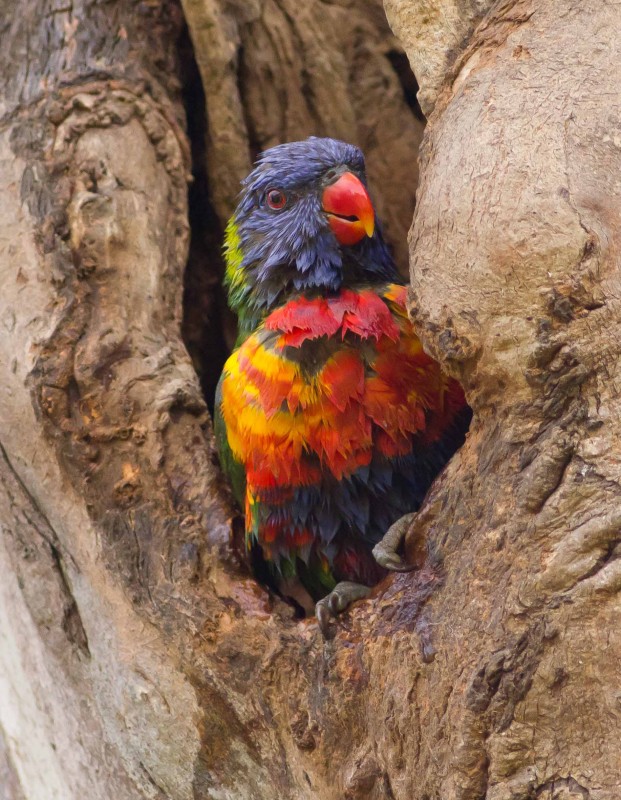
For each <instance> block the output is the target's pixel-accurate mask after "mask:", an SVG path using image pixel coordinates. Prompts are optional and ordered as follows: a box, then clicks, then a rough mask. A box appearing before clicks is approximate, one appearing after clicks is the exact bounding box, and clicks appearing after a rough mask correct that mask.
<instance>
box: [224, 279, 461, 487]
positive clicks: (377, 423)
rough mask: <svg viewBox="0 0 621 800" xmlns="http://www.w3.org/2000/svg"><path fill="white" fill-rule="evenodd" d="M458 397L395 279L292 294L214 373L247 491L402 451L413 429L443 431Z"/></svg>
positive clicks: (429, 437) (425, 434)
mask: <svg viewBox="0 0 621 800" xmlns="http://www.w3.org/2000/svg"><path fill="white" fill-rule="evenodd" d="M458 394H459V396H457V395H458ZM462 405H463V396H461V390H460V389H459V387H458V385H457V384H455V382H454V381H449V380H448V379H447V378H446V377H445V376H443V375H442V373H441V372H440V369H439V366H438V364H437V363H436V362H435V361H433V360H432V359H431V358H429V356H427V355H426V354H425V353H424V352H423V349H422V346H421V344H420V342H419V340H418V338H417V337H416V335H415V333H414V330H413V328H412V325H411V323H410V321H409V320H408V317H407V313H406V310H405V287H403V286H398V285H395V284H390V285H388V286H386V287H383V288H382V289H381V290H379V291H378V292H376V291H373V290H371V289H363V290H361V291H358V292H355V291H351V290H344V291H342V292H341V293H340V294H339V295H338V296H335V297H332V298H314V299H306V298H297V299H295V300H291V301H290V302H288V303H287V304H286V305H284V306H282V307H281V308H278V309H276V310H275V311H273V312H272V313H271V314H270V315H269V316H268V317H267V318H266V319H265V320H264V322H263V323H262V325H261V326H260V327H259V328H258V329H257V330H256V331H255V332H254V333H253V334H252V335H251V336H250V337H249V338H248V339H246V341H245V342H244V343H243V344H242V345H241V346H240V347H239V349H238V350H236V351H235V352H234V353H233V354H232V355H231V357H230V358H229V359H228V361H227V363H226V365H225V369H224V381H223V384H222V413H223V417H224V421H225V424H226V430H227V437H228V442H229V446H230V448H231V450H232V452H233V455H234V456H235V458H236V459H237V460H238V461H240V462H241V463H242V464H243V465H244V467H245V469H246V480H247V486H248V491H249V492H250V493H251V494H252V496H254V497H255V498H259V497H260V496H261V495H263V496H266V493H269V492H270V490H274V489H285V488H287V487H289V488H292V489H293V488H294V487H299V486H308V485H311V484H317V483H318V482H319V481H320V480H321V478H322V476H324V475H326V473H329V474H331V475H332V476H334V478H336V479H337V480H340V479H341V478H343V477H347V476H349V475H351V474H352V473H354V472H355V471H356V470H358V469H359V468H361V467H363V466H366V465H368V464H369V463H370V461H371V458H372V456H373V455H374V454H376V455H380V454H381V455H383V456H386V457H389V458H390V457H393V456H398V455H405V454H407V453H409V452H411V450H412V448H413V446H414V440H415V438H416V437H419V436H420V437H421V443H429V442H431V441H434V440H436V439H438V438H440V436H441V435H442V432H443V430H444V429H445V427H446V425H448V424H450V422H451V421H452V419H453V417H454V413H455V411H457V410H458V409H459V408H460V407H461V406H462Z"/></svg>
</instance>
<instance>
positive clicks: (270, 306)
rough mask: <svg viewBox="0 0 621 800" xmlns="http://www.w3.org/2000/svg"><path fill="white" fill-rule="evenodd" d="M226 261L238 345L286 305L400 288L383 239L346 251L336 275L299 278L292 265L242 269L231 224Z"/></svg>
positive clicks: (235, 231)
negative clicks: (388, 285) (344, 292)
mask: <svg viewBox="0 0 621 800" xmlns="http://www.w3.org/2000/svg"><path fill="white" fill-rule="evenodd" d="M224 256H225V262H226V276H225V284H226V286H227V288H228V301H229V306H230V307H231V309H232V310H233V311H234V312H235V313H236V314H237V318H238V338H237V345H240V344H241V343H242V342H243V341H244V340H245V339H246V338H247V337H248V336H250V334H252V333H253V332H254V331H255V330H256V329H257V327H258V326H259V325H260V324H261V323H262V321H263V320H264V319H265V317H267V316H268V314H270V313H271V312H272V311H274V310H275V309H277V308H279V307H282V306H284V305H286V304H287V303H289V302H291V301H294V300H299V299H300V298H301V297H302V298H306V299H308V300H311V299H314V298H317V297H335V296H337V295H338V294H339V292H341V291H342V289H344V288H347V289H349V290H352V291H357V290H359V289H362V288H368V287H370V286H374V285H377V286H381V285H383V284H386V283H389V282H393V283H401V282H402V278H401V277H400V275H399V273H398V271H397V269H396V266H395V264H394V261H393V259H392V257H391V255H390V252H389V250H388V248H387V246H386V245H385V243H384V241H383V239H382V238H381V234H379V235H378V237H377V239H376V240H375V241H370V240H369V241H368V242H367V243H365V248H364V249H360V250H358V251H345V252H344V253H343V257H342V263H341V264H340V266H339V269H338V270H333V271H323V272H321V271H319V270H313V269H309V270H307V272H305V273H301V272H300V271H299V270H298V269H297V268H296V266H295V265H294V264H291V265H289V266H287V264H280V265H279V266H278V269H277V270H274V271H269V270H265V269H263V265H262V263H261V262H251V263H246V261H245V259H244V252H243V248H242V244H241V240H240V237H239V233H238V228H237V225H236V223H235V219H234V218H233V219H232V220H231V221H230V222H229V224H228V226H227V229H226V237H225V245H224Z"/></svg>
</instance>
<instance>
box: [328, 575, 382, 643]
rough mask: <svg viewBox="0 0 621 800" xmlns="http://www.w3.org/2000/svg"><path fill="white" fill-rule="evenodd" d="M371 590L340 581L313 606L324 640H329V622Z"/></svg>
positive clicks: (360, 585)
mask: <svg viewBox="0 0 621 800" xmlns="http://www.w3.org/2000/svg"><path fill="white" fill-rule="evenodd" d="M370 591H371V588H370V587H369V586H363V585H362V584H361V583H353V582H352V581H341V583H337V584H336V586H335V587H334V589H333V590H332V591H331V592H330V594H329V595H326V597H324V598H323V599H322V600H320V601H319V602H318V603H317V605H316V606H315V616H316V617H317V623H318V624H319V627H320V629H321V632H322V633H323V635H324V637H325V638H326V639H330V638H331V635H330V622H331V620H333V619H334V618H335V617H337V616H338V615H339V614H342V613H343V611H346V610H347V609H348V608H349V606H350V605H351V604H352V603H354V602H355V601H356V600H361V599H362V598H364V597H368V595H369V593H370Z"/></svg>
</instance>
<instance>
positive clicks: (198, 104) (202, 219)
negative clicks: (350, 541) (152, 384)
mask: <svg viewBox="0 0 621 800" xmlns="http://www.w3.org/2000/svg"><path fill="white" fill-rule="evenodd" d="M179 51H180V56H181V58H180V61H181V65H182V83H183V97H184V102H185V107H186V114H187V126H188V134H189V138H190V141H191V147H192V175H193V182H192V184H191V187H190V191H189V221H190V227H191V244H190V251H189V257H188V264H187V268H186V274H185V287H184V319H183V328H182V333H183V338H184V341H185V343H186V346H187V348H188V351H189V353H190V355H191V357H192V360H193V363H194V365H195V368H196V371H197V373H198V375H199V378H200V381H201V386H202V389H203V393H204V395H205V398H206V401H207V404H208V407H209V411H210V413H211V414H212V415H213V411H214V399H215V390H216V386H217V383H218V380H219V377H220V374H221V372H222V367H223V365H224V363H225V361H226V358H227V357H228V355H229V353H230V352H231V349H232V346H233V343H234V341H235V338H236V320H235V317H234V315H233V314H232V313H231V311H230V310H229V308H228V306H227V302H226V296H225V292H224V289H223V286H222V279H223V274H224V263H223V258H222V240H223V236H224V231H223V224H222V221H221V220H219V219H218V217H217V215H216V213H215V211H214V208H213V204H212V202H211V197H210V186H209V180H208V171H207V164H206V148H205V141H206V137H207V134H208V119H207V116H206V111H205V96H204V92H203V88H202V84H201V79H200V75H199V71H198V67H197V64H196V61H195V58H194V53H193V49H192V44H191V41H190V37H189V35H188V33H187V31H185V32H184V33H183V36H182V37H181V41H180V45H179ZM240 54H241V55H243V48H242V49H240ZM241 55H240V57H241ZM385 57H386V58H387V60H388V61H389V62H390V65H391V67H392V69H393V70H394V72H395V73H396V75H397V77H398V81H399V84H400V87H401V89H402V92H403V97H404V100H405V105H406V107H407V109H408V110H409V112H410V113H411V114H412V115H413V116H414V117H415V118H416V120H418V121H419V122H420V123H421V124H424V116H423V114H422V112H421V110H420V106H419V105H418V101H417V99H416V93H417V91H418V84H417V81H416V78H415V76H414V74H413V73H412V71H411V68H410V65H409V62H408V61H407V57H406V56H405V53H403V52H401V51H398V50H396V49H391V50H389V51H388V52H385ZM240 70H241V68H240ZM242 72H243V71H241V72H240V75H241V77H240V80H242V79H243V81H248V80H249V77H248V75H247V74H245V73H244V74H242ZM405 113H407V112H405ZM247 124H248V125H249V126H250V125H251V122H250V121H249V120H247ZM249 133H250V141H251V147H252V149H253V151H254V150H256V151H257V152H258V149H259V148H258V144H257V135H256V132H255V131H253V130H252V129H251V128H250V127H249ZM308 133H309V134H311V133H314V131H312V130H311V131H309V132H308ZM253 155H256V153H254V152H253ZM409 188H410V191H411V188H412V187H411V186H410V187H409ZM393 202H394V198H393ZM408 202H411V195H409V196H408ZM468 424H469V415H468V410H466V411H465V413H464V415H463V417H462V419H461V420H460V422H459V424H458V426H457V427H458V428H459V431H457V433H456V436H455V438H454V440H453V441H452V442H451V443H450V444H447V445H446V446H445V456H446V459H448V458H449V457H450V456H451V455H452V453H453V452H454V451H455V450H456V449H458V447H459V446H460V445H461V443H462V441H463V433H464V432H465V430H466V429H467V427H468ZM438 471H439V470H436V474H437V472H438ZM432 477H433V476H432V475H430V474H427V476H426V478H425V480H426V482H427V483H429V482H430V479H431V478H432ZM411 510H413V508H412V507H409V508H407V509H404V511H411ZM241 514H242V511H240V519H239V520H238V522H239V521H240V520H241ZM241 526H242V528H243V521H242V522H241ZM238 534H239V531H238ZM235 538H236V543H237V545H238V546H239V549H240V555H241V556H242V558H244V560H246V561H247V563H249V565H250V566H251V568H252V571H253V574H254V576H255V578H256V579H257V580H258V581H259V582H260V583H262V584H264V585H267V586H269V587H270V588H271V589H273V590H275V591H276V592H277V593H278V594H280V595H281V596H284V597H285V599H287V600H288V601H289V602H290V603H291V605H292V606H293V607H294V608H295V609H296V610H297V613H298V616H304V615H305V613H308V612H309V611H311V609H312V604H311V605H309V604H308V602H305V598H304V596H303V595H302V596H300V595H299V594H298V593H297V591H296V590H293V589H291V588H290V587H289V586H283V582H282V581H280V582H278V581H275V580H274V575H273V572H271V571H270V567H269V565H268V564H267V563H266V560H265V559H264V558H263V555H262V551H261V548H260V547H258V546H255V547H253V548H251V551H250V553H249V554H248V553H247V552H246V551H245V548H244V547H243V544H241V543H242V542H243V532H242V535H241V536H239V535H238V536H236V537H235ZM367 549H368V551H369V553H370V546H368V548H367ZM381 574H382V571H381V570H378V571H377V572H376V573H374V577H373V580H376V579H377V578H378V577H380V576H381ZM281 577H282V576H281ZM285 583H287V582H286V581H285Z"/></svg>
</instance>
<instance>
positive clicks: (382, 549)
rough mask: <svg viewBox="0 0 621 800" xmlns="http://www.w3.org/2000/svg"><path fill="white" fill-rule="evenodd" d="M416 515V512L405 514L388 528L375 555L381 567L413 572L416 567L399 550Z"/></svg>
mask: <svg viewBox="0 0 621 800" xmlns="http://www.w3.org/2000/svg"><path fill="white" fill-rule="evenodd" d="M415 517H416V512H414V513H412V514H405V515H404V516H403V517H401V518H400V519H398V520H397V521H396V522H394V523H393V524H392V525H391V526H390V528H388V530H387V531H386V533H385V534H384V537H383V538H382V539H381V541H379V542H378V543H377V544H376V545H375V547H374V548H373V556H374V557H375V560H376V561H377V563H378V564H379V565H380V567H384V569H388V570H390V571H391V572H411V571H412V570H413V569H415V566H414V565H410V564H406V563H405V561H404V560H403V559H402V558H401V556H400V555H399V553H398V552H397V551H398V550H399V548H400V547H401V545H402V543H403V540H404V539H405V536H406V534H407V532H408V531H409V530H410V527H411V525H412V522H413V520H414V518H415Z"/></svg>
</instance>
